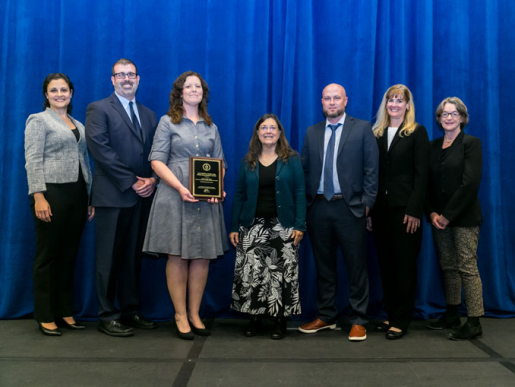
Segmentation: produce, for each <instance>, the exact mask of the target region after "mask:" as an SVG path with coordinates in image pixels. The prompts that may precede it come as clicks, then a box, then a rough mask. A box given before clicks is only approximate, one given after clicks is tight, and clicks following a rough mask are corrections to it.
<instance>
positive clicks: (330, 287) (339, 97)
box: [299, 84, 379, 341]
mask: <svg viewBox="0 0 515 387" xmlns="http://www.w3.org/2000/svg"><path fill="white" fill-rule="evenodd" d="M347 101H348V97H347V95H346V93H345V89H344V88H343V87H342V86H340V85H337V84H330V85H328V86H327V87H326V88H325V89H324V90H323V92H322V107H323V111H324V115H325V117H326V120H325V121H323V122H320V123H318V124H316V125H313V126H310V127H309V128H308V130H307V132H306V137H305V139H304V146H303V148H302V162H303V166H304V173H305V177H306V195H307V203H308V213H307V226H308V227H307V228H308V232H309V236H310V240H311V244H312V247H313V253H314V256H315V263H316V267H317V286H318V295H317V318H316V319H315V320H314V321H312V322H310V323H307V324H305V325H302V326H301V327H300V328H299V330H300V331H301V332H303V333H315V332H318V331H319V330H323V329H334V328H335V327H336V324H335V322H336V316H337V314H338V311H337V309H336V292H337V289H338V270H337V269H338V264H337V256H338V247H339V248H340V250H341V251H342V255H343V258H344V260H345V264H346V266H347V272H348V279H349V303H350V306H351V308H352V312H351V316H350V322H351V323H352V328H351V331H350V333H349V340H351V341H362V340H365V339H366V338H367V334H366V329H365V327H364V325H365V324H366V323H367V317H366V311H367V306H368V272H367V255H366V217H367V215H368V212H369V210H370V208H372V206H373V205H374V201H375V197H376V194H377V181H378V162H379V156H378V149H377V144H376V140H375V138H374V135H373V133H372V128H371V126H370V122H368V121H362V120H359V119H356V118H353V117H351V116H349V115H347V114H346V113H345V107H346V106H347Z"/></svg>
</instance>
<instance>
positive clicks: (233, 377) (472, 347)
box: [0, 318, 515, 387]
mask: <svg viewBox="0 0 515 387" xmlns="http://www.w3.org/2000/svg"><path fill="white" fill-rule="evenodd" d="M462 320H463V321H464V319H462ZM206 323H207V325H208V326H211V329H212V336H210V337H207V338H202V337H196V338H195V340H194V341H190V342H188V341H183V340H180V339H178V338H177V337H176V336H175V334H174V331H173V328H174V327H173V325H172V324H171V323H170V322H168V323H160V324H159V327H158V329H156V330H152V331H145V330H135V331H136V334H135V336H133V337H129V338H113V337H109V336H107V335H105V334H101V333H99V332H97V330H96V323H86V325H87V329H86V330H85V331H80V332H77V331H73V332H70V331H67V330H63V336H61V337H58V338H55V337H46V336H43V335H42V334H41V333H40V332H39V331H38V329H37V324H36V322H35V321H33V320H9V321H6V320H4V321H0V386H1V387H10V386H60V387H66V386H112V387H114V386H141V387H145V386H189V387H193V386H244V387H250V386H353V387H354V386H359V387H365V386H424V387H425V386H439V387H442V386H453V387H459V386H467V387H470V386H485V387H486V386H488V387H490V386H515V319H489V318H483V319H482V320H481V323H482V326H483V337H482V338H480V339H476V340H472V341H464V342H456V341H451V340H448V339H447V333H448V331H430V330H427V329H426V328H425V323H424V322H423V321H415V322H414V323H413V324H412V326H411V328H410V331H409V333H408V334H407V335H406V336H405V337H404V338H403V339H401V340H396V341H389V340H386V339H385V338H384V334H381V333H375V332H372V331H371V329H369V332H368V339H367V340H366V341H364V342H358V343H356V342H349V341H348V340H347V334H346V328H345V327H344V328H342V329H338V330H334V331H324V332H319V333H316V334H312V335H305V334H302V333H300V332H299V331H298V330H297V329H296V328H297V327H298V325H299V323H295V322H290V323H289V326H288V335H287V336H286V337H285V338H284V339H283V340H280V341H273V340H271V339H270V337H269V331H270V328H271V326H270V323H266V324H264V326H263V328H262V332H261V333H260V334H259V335H258V336H256V337H252V338H246V337H244V336H243V335H242V331H243V328H244V326H245V325H246V321H244V320H214V321H213V320H209V321H207V322H206ZM370 328H371V327H370Z"/></svg>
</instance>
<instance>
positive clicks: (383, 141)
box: [377, 128, 388, 153]
mask: <svg viewBox="0 0 515 387" xmlns="http://www.w3.org/2000/svg"><path fill="white" fill-rule="evenodd" d="M377 143H378V145H379V148H380V149H383V150H384V151H385V152H386V153H388V128H386V129H385V130H384V131H383V135H382V136H381V137H379V138H378V139H377Z"/></svg>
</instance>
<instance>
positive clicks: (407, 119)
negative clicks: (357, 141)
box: [372, 84, 417, 138]
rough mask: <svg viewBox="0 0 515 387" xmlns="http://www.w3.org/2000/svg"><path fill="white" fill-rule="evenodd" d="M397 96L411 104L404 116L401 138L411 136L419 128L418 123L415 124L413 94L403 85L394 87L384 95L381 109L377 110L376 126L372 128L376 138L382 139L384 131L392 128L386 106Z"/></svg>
mask: <svg viewBox="0 0 515 387" xmlns="http://www.w3.org/2000/svg"><path fill="white" fill-rule="evenodd" d="M396 95H399V96H402V97H403V98H404V100H405V101H406V103H409V107H408V109H406V114H405V115H404V121H403V122H402V129H401V131H400V132H399V136H401V137H402V136H409V135H410V134H411V133H413V132H414V131H415V128H416V127H417V123H416V122H415V103H414V102H413V95H412V94H411V91H410V89H408V88H407V87H406V86H404V85H401V84H399V85H393V86H391V87H390V88H389V89H388V90H386V93H384V96H383V100H382V101H381V105H379V109H378V110H377V115H376V117H377V118H376V122H375V124H374V126H372V130H373V131H374V136H376V137H377V138H379V137H381V136H382V135H383V133H384V130H385V129H386V128H388V127H389V126H390V115H389V114H388V111H387V109H386V104H387V102H388V100H389V99H390V98H393V97H394V96H396Z"/></svg>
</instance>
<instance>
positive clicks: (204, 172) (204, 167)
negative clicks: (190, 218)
mask: <svg viewBox="0 0 515 387" xmlns="http://www.w3.org/2000/svg"><path fill="white" fill-rule="evenodd" d="M223 162H224V161H223V159H214V158H211V157H194V156H191V157H190V192H191V194H192V195H193V196H194V197H195V199H199V200H208V199H210V198H217V199H218V200H220V201H223V200H224V180H223V172H222V168H223Z"/></svg>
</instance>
